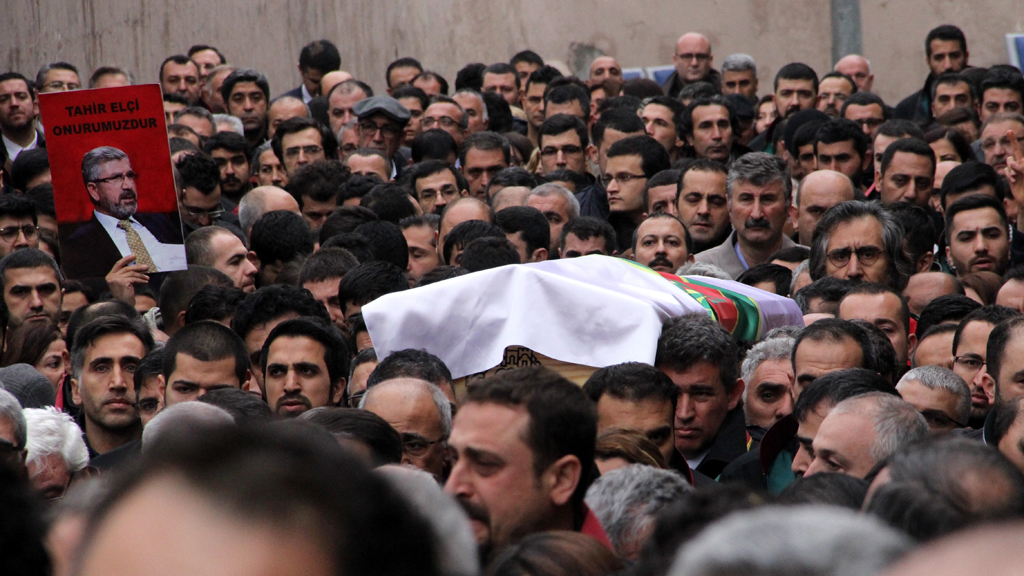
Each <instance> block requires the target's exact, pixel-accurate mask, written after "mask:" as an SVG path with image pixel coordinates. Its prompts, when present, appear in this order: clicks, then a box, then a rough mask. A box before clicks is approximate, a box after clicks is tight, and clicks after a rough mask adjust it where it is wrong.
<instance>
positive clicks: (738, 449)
mask: <svg viewBox="0 0 1024 576" xmlns="http://www.w3.org/2000/svg"><path fill="white" fill-rule="evenodd" d="M654 365H655V367H656V368H657V369H658V370H660V371H661V372H663V373H664V374H665V375H667V376H668V377H669V378H670V379H671V380H672V382H673V383H674V384H675V385H676V387H677V388H678V389H679V396H678V397H677V400H676V414H675V446H676V449H677V450H679V452H680V453H681V454H682V455H683V457H684V458H686V462H687V464H688V465H689V466H690V468H691V469H693V470H697V471H698V472H701V473H703V474H705V475H707V476H710V477H711V478H716V477H717V476H718V475H719V474H720V473H721V471H722V469H723V468H725V466H726V465H727V464H728V463H729V462H732V461H733V460H735V459H736V458H737V457H739V456H741V455H742V454H744V453H745V452H746V451H747V438H746V436H747V435H746V427H745V424H744V416H743V409H742V408H741V407H739V403H740V398H741V397H742V396H743V381H742V380H740V379H739V374H738V372H739V350H738V348H737V347H736V343H735V342H733V340H732V337H730V336H729V333H728V332H726V331H725V330H724V329H723V328H722V327H721V326H720V325H719V324H717V323H716V322H715V321H714V320H711V318H709V317H708V316H707V315H705V314H687V315H685V316H682V317H679V318H671V319H669V320H668V321H667V322H665V325H664V327H663V328H662V331H661V337H659V338H658V350H657V354H656V356H655V360H654Z"/></svg>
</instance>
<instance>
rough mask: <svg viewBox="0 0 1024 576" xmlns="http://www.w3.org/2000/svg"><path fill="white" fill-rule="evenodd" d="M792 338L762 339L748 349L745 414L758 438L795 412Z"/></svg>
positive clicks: (742, 374)
mask: <svg viewBox="0 0 1024 576" xmlns="http://www.w3.org/2000/svg"><path fill="white" fill-rule="evenodd" d="M794 342H795V341H794V340H793V339H792V338H773V339H771V340H762V341H761V342H758V343H757V344H755V345H754V347H753V348H751V349H750V351H748V352H747V357H746V359H744V360H743V365H742V366H741V367H740V379H742V380H743V383H744V388H743V413H744V414H745V415H746V419H747V432H748V433H749V434H750V435H751V437H752V438H754V439H755V440H760V439H761V436H764V433H765V432H766V431H767V430H768V429H769V428H771V427H772V425H773V424H775V423H776V422H778V421H779V420H781V419H783V418H784V417H786V416H788V415H789V414H791V413H792V412H793V362H792V360H791V356H792V355H793V344H794Z"/></svg>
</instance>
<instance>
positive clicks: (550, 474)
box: [542, 454, 583, 506]
mask: <svg viewBox="0 0 1024 576" xmlns="http://www.w3.org/2000/svg"><path fill="white" fill-rule="evenodd" d="M582 474H583V465H582V464H581V463H580V459H579V458H578V457H576V456H574V455H572V454H566V455H565V456H562V457H561V458H559V459H558V460H556V461H555V462H554V464H552V465H551V466H548V469H547V470H545V471H544V477H543V479H542V482H543V485H544V486H545V487H546V488H547V491H548V497H549V498H550V499H551V503H552V504H554V505H555V506H565V505H566V504H568V503H569V501H570V500H572V495H573V493H574V492H576V486H578V485H579V483H580V476H582Z"/></svg>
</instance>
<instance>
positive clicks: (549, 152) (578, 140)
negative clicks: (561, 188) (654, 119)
mask: <svg viewBox="0 0 1024 576" xmlns="http://www.w3.org/2000/svg"><path fill="white" fill-rule="evenodd" d="M589 145H590V137H589V136H588V135H587V125H586V124H585V123H584V122H583V121H582V120H580V119H579V118H578V117H576V116H572V115H569V114H555V115H550V114H549V115H548V117H547V119H546V120H544V123H543V124H541V126H540V129H539V130H538V135H537V147H538V148H539V149H540V163H541V167H542V168H543V171H544V172H545V173H548V172H553V171H555V170H558V169H563V168H564V169H568V170H572V171H573V172H576V173H577V174H580V175H586V173H587V166H586V153H587V151H588V150H587V149H588V146H589ZM666 154H667V153H666Z"/></svg>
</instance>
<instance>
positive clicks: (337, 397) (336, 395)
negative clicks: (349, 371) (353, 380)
mask: <svg viewBox="0 0 1024 576" xmlns="http://www.w3.org/2000/svg"><path fill="white" fill-rule="evenodd" d="M347 387H348V379H347V378H344V377H342V378H339V379H338V382H337V383H336V384H335V385H334V391H333V392H332V393H331V404H333V405H334V406H340V405H341V399H342V398H344V396H345V388H347Z"/></svg>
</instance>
